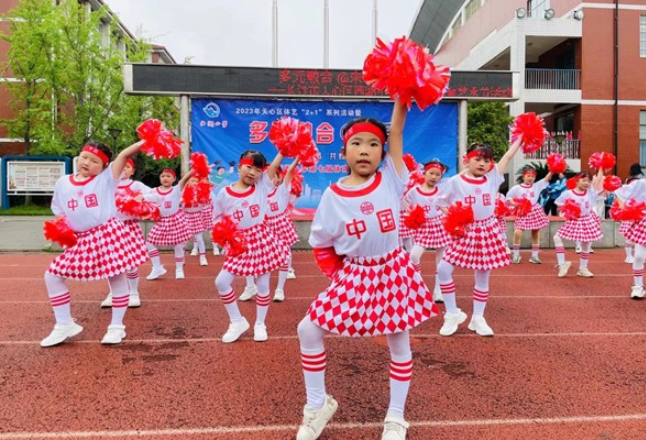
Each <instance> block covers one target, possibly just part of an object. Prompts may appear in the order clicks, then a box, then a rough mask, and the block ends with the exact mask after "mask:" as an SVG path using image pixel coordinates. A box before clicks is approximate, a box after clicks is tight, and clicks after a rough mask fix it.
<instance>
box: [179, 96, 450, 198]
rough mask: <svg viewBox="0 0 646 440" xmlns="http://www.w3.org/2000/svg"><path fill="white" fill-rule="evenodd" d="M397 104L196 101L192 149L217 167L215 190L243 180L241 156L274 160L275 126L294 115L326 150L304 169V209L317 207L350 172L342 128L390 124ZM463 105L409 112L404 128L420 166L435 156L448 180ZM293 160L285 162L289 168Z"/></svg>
mask: <svg viewBox="0 0 646 440" xmlns="http://www.w3.org/2000/svg"><path fill="white" fill-rule="evenodd" d="M391 113H392V103H384V102H338V101H291V100H289V101H286V100H284V101H278V100H231V99H193V100H192V113H191V114H192V121H191V122H192V129H191V134H192V151H199V152H202V153H205V154H206V155H207V156H208V158H209V162H210V163H215V164H216V166H215V168H214V171H213V173H212V175H211V181H212V182H213V183H215V184H217V185H218V188H216V190H215V191H218V190H219V189H221V188H222V187H223V186H224V185H227V184H230V183H231V182H233V181H235V180H237V163H238V160H239V159H240V154H242V153H243V152H244V151H245V150H249V149H254V150H258V151H260V152H262V153H263V154H264V155H265V157H267V160H268V161H269V162H271V160H272V159H273V157H274V156H275V155H276V148H275V147H274V146H273V144H272V143H271V142H270V141H269V127H271V123H272V122H273V121H274V120H276V119H279V118H281V117H282V116H291V117H293V118H296V119H298V120H300V121H304V122H309V123H311V124H312V133H313V137H314V140H315V141H316V144H317V146H318V149H319V151H320V152H321V160H320V161H319V163H318V165H317V166H316V167H312V168H307V169H303V175H304V177H305V181H304V182H303V195H302V197H301V198H300V200H299V202H298V203H297V207H299V208H316V207H317V206H318V203H319V200H320V199H321V195H322V194H323V191H324V190H325V188H327V187H328V186H330V184H332V183H334V182H336V181H337V180H338V179H339V178H341V177H342V176H344V175H345V174H346V173H347V165H346V162H345V160H344V159H343V158H342V157H341V155H340V151H341V146H342V145H341V135H340V132H341V127H342V126H343V124H345V123H346V122H348V121H350V120H351V119H353V118H356V117H373V118H376V119H378V120H380V121H383V122H384V123H386V125H388V124H389V121H390V116H391ZM457 133H458V107H457V103H440V104H439V105H435V106H433V107H430V108H427V109H426V110H424V111H423V112H422V111H420V110H419V109H418V108H417V107H413V109H412V110H411V111H410V112H409V114H408V117H407V120H406V128H405V130H404V152H405V153H411V154H412V155H413V156H414V157H415V159H416V160H417V161H418V162H419V163H424V162H425V161H428V160H430V159H433V158H437V159H440V160H441V161H442V162H443V163H444V164H446V165H448V166H449V168H450V169H449V172H448V173H447V174H446V176H447V177H448V176H451V175H453V174H455V172H456V164H457V148H458V147H457V145H458V140H457ZM289 162H291V159H286V160H285V161H283V165H287V164H289Z"/></svg>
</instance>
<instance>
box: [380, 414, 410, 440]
mask: <svg viewBox="0 0 646 440" xmlns="http://www.w3.org/2000/svg"><path fill="white" fill-rule="evenodd" d="M409 426H410V425H409V424H408V423H406V421H405V420H404V419H402V418H399V417H395V416H386V419H385V420H384V432H383V433H382V434H381V440H406V430H407V429H408V427H409Z"/></svg>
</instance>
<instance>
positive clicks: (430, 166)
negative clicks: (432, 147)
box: [424, 163, 444, 173]
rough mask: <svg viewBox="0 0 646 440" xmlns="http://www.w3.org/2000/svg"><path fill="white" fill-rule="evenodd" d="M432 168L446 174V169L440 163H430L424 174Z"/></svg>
mask: <svg viewBox="0 0 646 440" xmlns="http://www.w3.org/2000/svg"><path fill="white" fill-rule="evenodd" d="M431 168H437V169H438V170H440V173H444V167H443V166H442V165H440V164H439V163H429V164H428V165H426V166H425V167H424V172H427V171H428V170H430V169H431Z"/></svg>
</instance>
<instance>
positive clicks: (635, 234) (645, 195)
mask: <svg viewBox="0 0 646 440" xmlns="http://www.w3.org/2000/svg"><path fill="white" fill-rule="evenodd" d="M627 182H628V183H626V185H624V186H622V187H621V188H619V189H618V190H617V191H615V197H616V198H617V200H618V202H619V204H620V205H621V206H623V204H624V203H625V202H627V201H628V200H631V199H633V200H634V201H636V202H645V203H646V180H642V179H637V178H633V179H632V180H628V181H627ZM624 224H626V225H627V226H624ZM622 228H623V229H624V231H625V232H624V237H626V243H628V242H630V243H632V244H633V246H634V255H633V262H632V265H633V286H632V288H631V292H630V297H631V298H633V299H642V298H644V296H646V293H645V292H644V261H645V260H646V220H644V219H642V220H639V221H637V222H622V224H621V226H620V228H619V230H620V231H621V230H622Z"/></svg>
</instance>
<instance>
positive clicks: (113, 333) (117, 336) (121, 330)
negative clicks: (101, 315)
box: [101, 325, 126, 345]
mask: <svg viewBox="0 0 646 440" xmlns="http://www.w3.org/2000/svg"><path fill="white" fill-rule="evenodd" d="M125 337H126V326H125V325H109V326H108V331H107V332H106V334H105V336H103V339H101V343H102V344H106V345H114V344H120V343H121V341H123V338H125Z"/></svg>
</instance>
